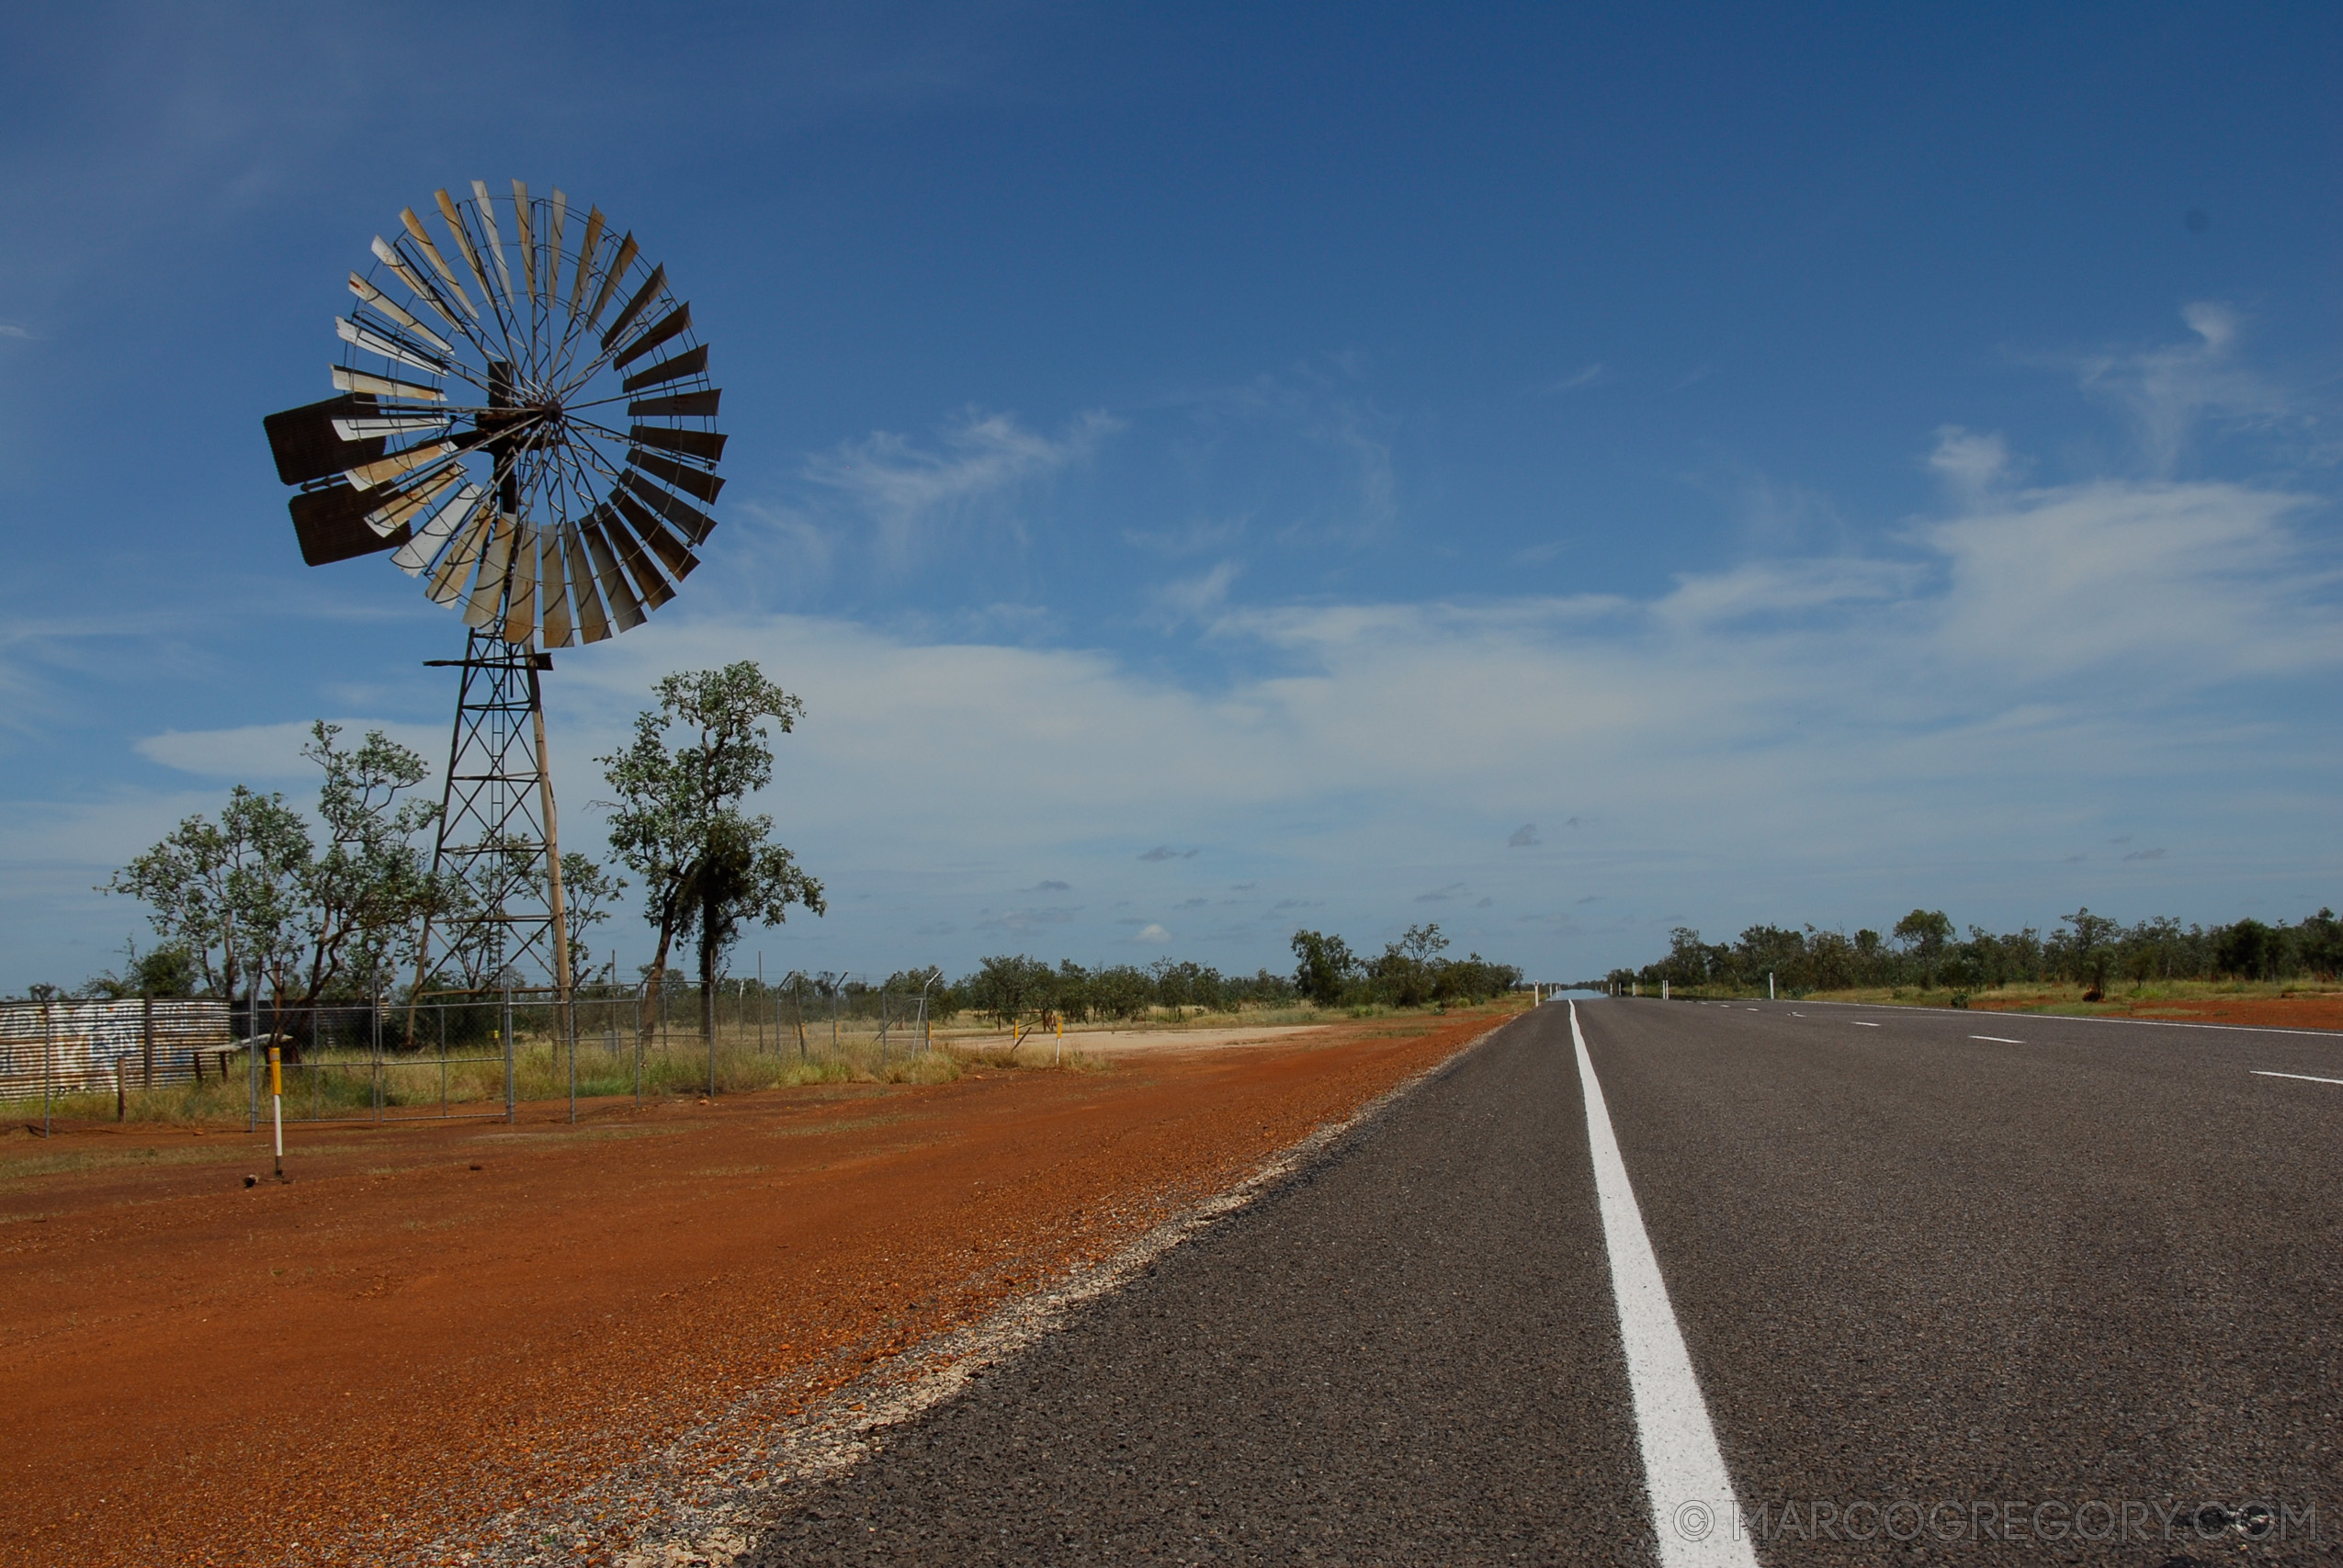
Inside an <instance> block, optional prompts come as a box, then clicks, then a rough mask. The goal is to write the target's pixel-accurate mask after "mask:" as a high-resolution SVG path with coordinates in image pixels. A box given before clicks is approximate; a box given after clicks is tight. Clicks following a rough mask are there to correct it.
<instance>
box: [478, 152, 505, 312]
mask: <svg viewBox="0 0 2343 1568" xmlns="http://www.w3.org/2000/svg"><path fill="white" fill-rule="evenodd" d="M472 202H473V204H474V205H475V206H477V207H478V208H479V209H480V226H481V231H482V232H484V233H485V234H486V235H487V236H488V254H489V257H490V259H491V260H492V261H494V262H495V263H496V281H497V283H498V284H499V285H500V286H501V287H502V288H503V290H504V303H506V304H507V305H510V304H511V303H513V269H512V268H510V267H508V266H506V265H504V235H503V234H502V233H500V232H499V231H498V230H497V228H496V205H495V203H493V202H492V201H491V200H489V198H488V182H487V181H486V180H474V181H473V182H472ZM472 265H474V266H477V265H480V264H479V263H477V262H475V263H473V264H472ZM487 287H488V286H487V285H486V284H484V283H483V284H482V285H481V288H487Z"/></svg>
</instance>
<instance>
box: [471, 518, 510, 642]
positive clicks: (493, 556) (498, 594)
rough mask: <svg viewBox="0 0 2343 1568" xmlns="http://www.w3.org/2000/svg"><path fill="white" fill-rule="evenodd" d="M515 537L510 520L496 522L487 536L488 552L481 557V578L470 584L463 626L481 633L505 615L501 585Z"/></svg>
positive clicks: (508, 570)
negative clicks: (469, 594)
mask: <svg viewBox="0 0 2343 1568" xmlns="http://www.w3.org/2000/svg"><path fill="white" fill-rule="evenodd" d="M517 533H518V530H517V529H516V528H515V525H514V522H513V519H511V518H510V517H499V518H497V519H496V526H495V529H494V531H493V532H492V533H491V534H490V535H489V536H488V548H487V549H486V550H484V551H482V552H481V558H480V575H479V576H478V577H477V578H475V579H473V580H472V592H471V598H470V602H468V603H467V604H465V605H464V625H466V626H470V627H472V628H474V629H475V630H478V629H482V628H485V627H486V626H487V625H488V623H489V622H491V621H492V620H495V619H496V618H497V617H498V616H499V615H502V614H503V613H504V584H505V580H506V578H507V577H508V576H509V574H510V573H511V570H512V563H513V542H514V539H515V536H516V535H517Z"/></svg>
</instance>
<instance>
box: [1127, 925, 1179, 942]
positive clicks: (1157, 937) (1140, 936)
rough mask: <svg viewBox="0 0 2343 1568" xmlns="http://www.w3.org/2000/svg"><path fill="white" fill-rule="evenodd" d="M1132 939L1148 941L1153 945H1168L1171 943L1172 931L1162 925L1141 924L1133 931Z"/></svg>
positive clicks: (1134, 940)
mask: <svg viewBox="0 0 2343 1568" xmlns="http://www.w3.org/2000/svg"><path fill="white" fill-rule="evenodd" d="M1131 940H1132V941H1133V942H1146V943H1148V944H1149V946H1153V947H1168V946H1170V945H1171V932H1170V931H1165V930H1164V929H1163V928H1162V927H1161V926H1159V925H1154V924H1149V925H1145V926H1141V927H1140V928H1139V929H1138V931H1136V932H1135V933H1133V935H1132V937H1131Z"/></svg>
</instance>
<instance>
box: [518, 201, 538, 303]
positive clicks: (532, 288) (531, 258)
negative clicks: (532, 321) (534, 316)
mask: <svg viewBox="0 0 2343 1568" xmlns="http://www.w3.org/2000/svg"><path fill="white" fill-rule="evenodd" d="M513 228H514V230H515V232H516V233H517V234H518V235H519V236H520V243H521V273H522V276H523V278H524V280H525V281H526V283H527V284H528V286H529V303H530V304H531V305H535V304H536V303H537V236H536V234H534V233H533V232H531V231H530V229H529V187H528V186H525V185H523V184H522V183H521V182H520V181H518V180H515V181H514V182H513Z"/></svg>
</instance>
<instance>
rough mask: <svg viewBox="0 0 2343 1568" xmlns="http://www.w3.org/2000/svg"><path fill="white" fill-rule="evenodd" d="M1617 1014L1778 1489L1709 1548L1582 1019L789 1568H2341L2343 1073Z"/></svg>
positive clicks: (1725, 1419)
mask: <svg viewBox="0 0 2343 1568" xmlns="http://www.w3.org/2000/svg"><path fill="white" fill-rule="evenodd" d="M1578 1011H1579V1017H1580V1019H1581V1021H1582V1024H1583V1028H1584V1032H1585V1037H1586V1041H1587V1045H1588V1051H1589V1054H1590V1059H1591V1062H1592V1065H1593V1066H1594V1069H1595V1071H1596V1074H1597V1076H1598V1078H1599V1081H1600V1082H1601V1084H1602V1089H1603V1094H1604V1098H1605V1100H1607V1102H1608V1107H1609V1120H1610V1123H1611V1125H1612V1127H1613V1132H1614V1134H1615V1136H1616V1140H1617V1144H1618V1147H1619V1150H1620V1152H1621V1155H1622V1156H1623V1157H1624V1165H1625V1168H1626V1171H1627V1173H1628V1176H1629V1178H1630V1179H1631V1180H1632V1182H1633V1185H1634V1189H1635V1192H1636V1198H1637V1200H1638V1203H1639V1207H1640V1211H1641V1215H1642V1223H1643V1225H1644V1227H1645V1228H1646V1229H1647V1233H1648V1235H1649V1238H1650V1242H1651V1245H1652V1247H1653V1249H1654V1250H1655V1252H1656V1255H1657V1258H1658V1262H1659V1265H1660V1268H1661V1270H1662V1272H1663V1274H1664V1276H1665V1280H1666V1284H1667V1294H1668V1296H1669V1298H1670V1301H1671V1302H1672V1305H1673V1310H1674V1314H1675V1316H1676V1319H1677V1321H1678V1324H1679V1325H1680V1327H1681V1334H1682V1337H1683V1340H1684V1342H1685V1344H1686V1346H1687V1347H1688V1348H1689V1350H1690V1354H1691V1359H1692V1366H1693V1368H1694V1370H1695V1371H1696V1372H1697V1374H1698V1378H1699V1382H1700V1386H1701V1389H1702V1391H1703V1393H1704V1394H1705V1402H1706V1406H1707V1413H1708V1415H1709V1416H1710V1418H1711V1420H1712V1421H1713V1425H1714V1428H1715V1437H1716V1441H1717V1445H1718V1448H1719V1450H1720V1451H1721V1453H1722V1456H1723V1458H1724V1461H1725V1462H1726V1468H1727V1470H1728V1471H1729V1472H1730V1474H1731V1477H1732V1481H1733V1489H1734V1492H1735V1496H1734V1497H1732V1498H1729V1499H1719V1500H1718V1506H1717V1509H1716V1511H1715V1516H1714V1517H1715V1527H1714V1530H1713V1532H1712V1535H1711V1537H1710V1538H1708V1540H1706V1542H1705V1543H1702V1542H1698V1541H1692V1540H1688V1539H1687V1535H1688V1533H1689V1532H1691V1531H1696V1530H1697V1529H1698V1525H1697V1522H1696V1521H1694V1522H1692V1524H1690V1525H1687V1526H1684V1527H1681V1528H1680V1527H1679V1526H1678V1525H1677V1524H1676V1523H1675V1522H1674V1521H1672V1520H1670V1519H1655V1518H1653V1517H1652V1509H1651V1508H1650V1507H1649V1506H1648V1505H1647V1501H1646V1495H1645V1492H1644V1480H1643V1471H1642V1465H1641V1458H1640V1453H1639V1443H1638V1436H1637V1432H1636V1426H1635V1421H1636V1416H1635V1405H1634V1401H1633V1400H1632V1398H1631V1395H1630V1390H1629V1382H1628V1373H1627V1371H1626V1366H1625V1360H1624V1352H1623V1348H1622V1341H1621V1339H1620V1326H1619V1319H1618V1316H1617V1314H1616V1309H1615V1307H1614V1304H1613V1299H1612V1295H1611V1282H1610V1268H1609V1264H1608V1261H1607V1255H1606V1251H1605V1240H1604V1233H1603V1229H1602V1223H1601V1220H1600V1218H1599V1213H1598V1208H1597V1203H1596V1195H1595V1188H1594V1181H1593V1176H1592V1172H1591V1168H1590V1146H1589V1141H1588V1134H1587V1130H1586V1121H1585V1116H1586V1110H1585V1100H1584V1098H1583V1097H1582V1095H1581V1093H1580V1090H1579V1083H1578V1079H1577V1077H1576V1074H1575V1070H1574V1053H1573V1047H1572V1043H1571V1038H1570V1023H1569V1010H1568V1009H1567V1008H1564V1007H1560V1006H1547V1007H1545V1008H1542V1009H1540V1010H1538V1011H1537V1012H1536V1013H1534V1014H1533V1015H1531V1016H1530V1017H1528V1018H1526V1019H1523V1020H1522V1021H1518V1022H1515V1023H1513V1024H1511V1025H1509V1026H1508V1027H1507V1028H1505V1029H1504V1030H1503V1031H1501V1032H1499V1033H1498V1034H1497V1035H1495V1036H1494V1037H1493V1038H1491V1039H1490V1040H1488V1042H1487V1043H1484V1044H1483V1045H1481V1046H1480V1047H1479V1048H1478V1049H1477V1050H1476V1051H1474V1052H1473V1053H1471V1054H1469V1055H1466V1056H1465V1057H1463V1058H1461V1059H1460V1060H1458V1061H1457V1062H1455V1063H1454V1064H1453V1065H1452V1066H1450V1067H1449V1068H1447V1069H1445V1070H1444V1071H1443V1072H1442V1073H1441V1074H1439V1075H1438V1076H1436V1077H1434V1078H1433V1079H1432V1080H1431V1081H1429V1082H1427V1083H1425V1084H1424V1085H1422V1086H1421V1088H1419V1089H1416V1090H1415V1091H1414V1092H1412V1093H1411V1094H1410V1095H1409V1096H1408V1097H1407V1098H1405V1099H1403V1100H1400V1101H1399V1102H1398V1103H1397V1104H1396V1105H1394V1106H1393V1107H1392V1108H1390V1109H1389V1110H1388V1111H1386V1112H1384V1114H1383V1115H1381V1116H1380V1117H1378V1118H1376V1119H1375V1120H1374V1121H1372V1122H1369V1123H1367V1124H1365V1125H1364V1126H1363V1127H1361V1128H1360V1129H1358V1130H1357V1131H1356V1132H1355V1133H1354V1134H1353V1135H1351V1136H1350V1137H1349V1138H1347V1139H1346V1140H1344V1141H1343V1143H1342V1144H1341V1145H1340V1146H1339V1147H1338V1148H1337V1149H1336V1150H1334V1151H1333V1152H1332V1153H1331V1154H1330V1155H1329V1156H1327V1157H1326V1158H1324V1159H1323V1160H1321V1161H1320V1162H1319V1163H1318V1164H1317V1165H1316V1166H1314V1167H1313V1168H1310V1169H1308V1170H1307V1171H1306V1172H1304V1173H1303V1174H1302V1175H1300V1176H1299V1177H1297V1178H1296V1179H1293V1180H1292V1181H1290V1182H1289V1183H1287V1184H1286V1185H1285V1186H1284V1187H1283V1188H1282V1189H1280V1190H1275V1191H1273V1192H1272V1193H1270V1194H1268V1195H1267V1196H1265V1197H1264V1198H1262V1200H1261V1201H1257V1202H1255V1203H1254V1204H1253V1205H1251V1207H1250V1208H1248V1209H1245V1210H1242V1211H1239V1213H1235V1214H1233V1215H1231V1216H1230V1217H1228V1218H1227V1219H1225V1220H1222V1221H1221V1222H1219V1223H1218V1224H1215V1225H1214V1226H1212V1227H1210V1228H1209V1229H1207V1230H1206V1231H1205V1232H1204V1233H1203V1235H1201V1236H1200V1237H1199V1238H1198V1239H1197V1240H1195V1241H1194V1242H1192V1243H1190V1244H1189V1245H1187V1246H1186V1247H1182V1248H1180V1249H1178V1250H1176V1251H1174V1252H1171V1253H1169V1254H1166V1255H1164V1256H1163V1257H1161V1258H1160V1259H1158V1260H1157V1262H1156V1264H1155V1266H1154V1268H1153V1269H1152V1271H1151V1272H1150V1273H1149V1275H1148V1276H1147V1277H1145V1278H1143V1279H1140V1280H1137V1281H1135V1282H1134V1283H1133V1284H1132V1285H1131V1286H1130V1287H1129V1288H1127V1289H1126V1290H1125V1291H1123V1292H1118V1293H1116V1294H1114V1295H1111V1296H1108V1297H1105V1298H1103V1299H1101V1300H1100V1301H1098V1302H1096V1303H1093V1304H1092V1306H1090V1307H1089V1308H1088V1309H1087V1310H1086V1311H1084V1312H1083V1313H1082V1314H1080V1315H1079V1316H1078V1317H1077V1319H1076V1320H1075V1321H1074V1322H1073V1323H1072V1324H1071V1325H1070V1326H1069V1327H1068V1329H1067V1330H1066V1331H1065V1332H1063V1333H1061V1334H1058V1335H1056V1336H1052V1337H1047V1338H1045V1339H1043V1340H1041V1341H1039V1342H1037V1343H1036V1344H1035V1345H1034V1346H1033V1347H1031V1348H1029V1349H1028V1350H1027V1351H1025V1352H1024V1354H1023V1355H1022V1356H1020V1357H1018V1358H1016V1359H1013V1360H1010V1361H1008V1362H1005V1363H1004V1364H1002V1366H1000V1367H999V1368H997V1369H995V1371H994V1372H993V1374H992V1375H991V1376H990V1377H989V1378H988V1379H986V1380H985V1381H984V1382H980V1383H979V1384H977V1385H975V1387H974V1389H973V1390H972V1391H971V1392H970V1393H967V1394H965V1395H964V1396H962V1397H960V1398H957V1399H956V1400H954V1401H952V1402H950V1403H948V1404H943V1405H940V1406H939V1407H937V1408H936V1409H934V1410H933V1411H931V1412H930V1413H929V1414H928V1415H926V1416H924V1417H923V1418H922V1419H920V1420H918V1421H916V1422H914V1423H911V1424H909V1425H907V1426H905V1427H901V1428H899V1429H897V1430H896V1431H895V1432H894V1433H893V1434H892V1435H891V1437H889V1438H888V1439H887V1440H886V1442H885V1445H884V1447H883V1449H882V1450H881V1451H879V1452H878V1453H877V1455H876V1456H875V1457H873V1458H872V1459H870V1460H868V1461H866V1462H865V1463H863V1464H861V1465H860V1466H858V1467H856V1468H855V1469H853V1470H850V1471H847V1472H843V1473H841V1474H838V1475H836V1476H834V1477H832V1478H831V1479H830V1480H828V1481H825V1482H822V1483H819V1484H817V1485H815V1486H812V1487H810V1488H809V1489H807V1490H806V1491H805V1492H803V1493H802V1494H800V1495H797V1496H795V1497H794V1498H793V1499H791V1500H789V1501H788V1503H787V1506H785V1507H784V1508H782V1509H781V1511H780V1512H779V1513H778V1514H777V1515H776V1516H775V1517H774V1518H773V1520H772V1523H771V1524H770V1526H769V1528H768V1529H767V1531H766V1533H765V1534H764V1537H763V1540H762V1542H761V1544H760V1545H759V1546H758V1547H757V1548H756V1549H755V1550H754V1551H753V1552H752V1553H751V1554H750V1555H749V1557H748V1558H747V1559H745V1561H746V1562H751V1563H753V1564H755V1565H757V1568H782V1565H785V1564H801V1563H802V1564H816V1563H844V1562H873V1563H876V1562H888V1563H930V1562H932V1563H983V1562H999V1563H1012V1562H1014V1563H1028V1562H1069V1563H1071V1562H1109V1561H1115V1562H1356V1563H1367V1562H1378V1563H1380V1562H1389V1563H1402V1562H1452V1563H1466V1562H1559V1563H1583V1562H1692V1561H1700V1560H1703V1559H1701V1558H1700V1556H1699V1553H1700V1552H1701V1551H1703V1550H1713V1549H1714V1548H1715V1544H1716V1542H1717V1540H1720V1539H1723V1538H1726V1537H1732V1538H1737V1540H1740V1541H1742V1542H1745V1543H1746V1548H1745V1550H1747V1551H1749V1553H1751V1554H1753V1555H1754V1557H1755V1559H1756V1560H1757V1561H1759V1562H1766V1563H1777V1564H1787V1563H1807V1562H1820V1563H1850V1564H1853V1563H1881V1562H1896V1563H1904V1562H1949V1563H1968V1562H1997V1563H1998V1562H2010V1563H2016V1562H2028V1563H2032V1562H2082V1563H2137V1564H2144V1565H2148V1568H2185V1565H2191V1564H2205V1563H2214V1562H2257V1563H2258V1562H2289V1563H2311V1562H2337V1561H2343V1547H2338V1545H2337V1542H2338V1541H2343V1495H2339V1494H2338V1493H2337V1486H2336V1483H2337V1476H2338V1473H2339V1472H2338V1463H2339V1462H2343V1451H2339V1450H2343V1437H2339V1435H2343V1361H2339V1360H2338V1355H2337V1339H2338V1337H2343V1203H2339V1202H2338V1192H2337V1180H2336V1176H2337V1170H2338V1169H2339V1168H2343V1164H2338V1160H2343V1082H2320V1081H2315V1080H2318V1079H2330V1080H2337V1079H2343V1042H2338V1041H2337V1039H2336V1038H2335V1037H2334V1036H2332V1035H2324V1036H2321V1035H2306V1034H2284V1033H2277V1032H2264V1031H2248V1030H2239V1029H2226V1028H2207V1027H2202V1026H2199V1027H2190V1026H2175V1025H2162V1026H2159V1025H2156V1024H2150V1023H2142V1022H2131V1021H2103V1020H2075V1019H2057V1018H2045V1017H2026V1018H2014V1017H2010V1016H2009V1015H1980V1014H1964V1013H1960V1012H1953V1011H1944V1012H1929V1011H1920V1010H1910V1009H1893V1008H1852V1007H1830V1006H1824V1005H1818V1004H1805V1005H1800V1004H1795V1003H1776V1004H1749V1003H1734V1004H1732V1005H1730V1006H1729V1007H1728V1006H1724V1005H1694V1004H1689V1003H1682V1002H1677V1003H1660V1002H1657V1001H1627V1000H1607V1001H1602V1002H1593V1003H1580V1004H1579V1009H1578ZM1997 1036H1998V1037H1999V1038H1991V1037H1997ZM2272 1074H2292V1075H2297V1076H2294V1077H2275V1076H2267V1075H2272ZM1743 1560H1744V1561H1746V1560H1747V1558H1746V1557H1745V1558H1744V1559H1743Z"/></svg>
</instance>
